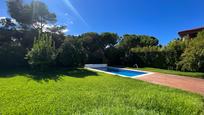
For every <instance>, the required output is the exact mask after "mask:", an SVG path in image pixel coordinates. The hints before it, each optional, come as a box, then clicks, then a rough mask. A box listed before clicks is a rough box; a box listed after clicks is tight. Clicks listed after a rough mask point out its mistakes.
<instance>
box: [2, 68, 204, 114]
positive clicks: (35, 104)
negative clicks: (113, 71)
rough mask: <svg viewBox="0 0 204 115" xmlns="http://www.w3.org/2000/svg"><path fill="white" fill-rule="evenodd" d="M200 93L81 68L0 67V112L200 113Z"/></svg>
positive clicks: (203, 106)
mask: <svg viewBox="0 0 204 115" xmlns="http://www.w3.org/2000/svg"><path fill="white" fill-rule="evenodd" d="M203 110H204V97H203V96H200V95H197V94H193V93H188V92H185V91H181V90H177V89H172V88H167V87H163V86H159V85H152V84H149V83H146V82H143V81H138V80H134V79H130V78H123V77H118V76H113V75H107V74H103V73H96V72H91V71H88V70H85V69H72V70H50V72H49V73H44V74H42V73H36V72H31V71H23V70H21V71H20V70H18V71H0V114H94V115H95V114H100V115H101V114H104V115H110V114H120V115H125V114H128V115H131V114H141V115H152V114H153V115H155V114H158V115H160V114H161V115H162V114H163V115H166V114H169V115H170V114H171V115H201V114H204V112H203Z"/></svg>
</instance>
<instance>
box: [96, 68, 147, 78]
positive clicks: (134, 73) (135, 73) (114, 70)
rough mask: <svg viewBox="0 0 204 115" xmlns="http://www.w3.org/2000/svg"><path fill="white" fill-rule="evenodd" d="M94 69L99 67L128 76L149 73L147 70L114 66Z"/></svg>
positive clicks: (102, 69)
mask: <svg viewBox="0 0 204 115" xmlns="http://www.w3.org/2000/svg"><path fill="white" fill-rule="evenodd" d="M94 69H98V70H101V71H105V72H110V73H113V74H116V75H122V76H127V77H136V76H138V75H143V74H147V73H145V72H139V71H131V70H125V69H122V68H113V67H100V68H94Z"/></svg>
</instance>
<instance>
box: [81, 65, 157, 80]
mask: <svg viewBox="0 0 204 115" xmlns="http://www.w3.org/2000/svg"><path fill="white" fill-rule="evenodd" d="M108 67H111V66H108ZM84 68H85V69H88V70H92V71H97V72H102V73H106V74H111V75H116V76H121V77H128V78H134V79H135V78H138V77H143V76H146V75H151V74H154V72H148V71H141V70H134V69H127V68H118V67H111V68H115V69H122V70H130V71H135V72H144V73H145V74H142V75H137V76H132V77H130V76H126V75H120V74H116V73H111V72H107V71H103V70H99V69H94V68H90V67H84Z"/></svg>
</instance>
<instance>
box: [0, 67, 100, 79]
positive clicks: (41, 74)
mask: <svg viewBox="0 0 204 115" xmlns="http://www.w3.org/2000/svg"><path fill="white" fill-rule="evenodd" d="M16 76H24V77H28V78H31V79H33V80H35V81H39V82H40V81H46V82H48V81H49V80H54V81H58V80H60V79H61V77H63V76H68V77H74V78H85V77H88V76H98V74H97V73H96V72H93V71H89V70H86V69H80V68H51V69H48V70H45V71H36V70H32V69H30V68H18V69H0V78H11V77H16Z"/></svg>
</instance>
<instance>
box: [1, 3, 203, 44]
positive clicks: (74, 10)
mask: <svg viewBox="0 0 204 115" xmlns="http://www.w3.org/2000/svg"><path fill="white" fill-rule="evenodd" d="M24 1H25V2H29V1H30V0H24ZM41 1H43V2H45V3H46V4H47V6H48V8H49V10H50V11H51V12H54V13H55V14H56V15H57V20H58V21H57V24H59V25H66V26H67V28H68V32H67V33H66V34H71V35H79V34H82V33H85V32H98V33H101V32H114V33H117V34H118V35H120V36H122V35H124V34H145V35H150V36H154V37H156V38H158V39H159V41H160V43H161V44H163V45H166V44H167V43H169V41H171V40H173V39H175V38H178V37H179V36H178V32H179V31H182V30H186V29H192V28H197V27H202V26H204V0H41ZM0 17H9V14H8V11H7V7H6V0H0Z"/></svg>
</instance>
